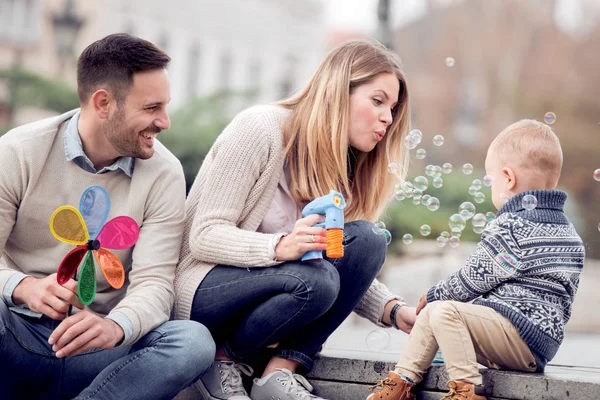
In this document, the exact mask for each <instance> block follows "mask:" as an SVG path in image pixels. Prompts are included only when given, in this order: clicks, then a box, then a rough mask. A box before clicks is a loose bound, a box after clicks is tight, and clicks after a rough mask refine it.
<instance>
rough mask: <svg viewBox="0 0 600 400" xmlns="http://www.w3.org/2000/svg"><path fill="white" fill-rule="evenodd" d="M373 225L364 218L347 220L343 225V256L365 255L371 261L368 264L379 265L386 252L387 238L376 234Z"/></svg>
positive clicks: (383, 259)
mask: <svg viewBox="0 0 600 400" xmlns="http://www.w3.org/2000/svg"><path fill="white" fill-rule="evenodd" d="M374 226H375V225H374V224H373V223H372V222H369V221H364V220H358V221H352V222H348V223H347V224H346V225H345V226H344V245H345V249H344V252H345V257H346V256H352V257H358V256H363V257H365V256H366V257H367V258H368V259H369V260H372V261H373V262H372V263H369V264H372V265H374V266H377V267H381V265H382V264H383V262H384V261H385V255H386V252H387V238H386V236H385V235H384V234H376V233H375V232H374V231H373V228H374Z"/></svg>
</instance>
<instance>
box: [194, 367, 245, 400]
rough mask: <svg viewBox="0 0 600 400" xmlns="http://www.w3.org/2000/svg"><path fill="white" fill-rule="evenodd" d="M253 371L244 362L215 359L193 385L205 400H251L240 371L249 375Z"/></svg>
mask: <svg viewBox="0 0 600 400" xmlns="http://www.w3.org/2000/svg"><path fill="white" fill-rule="evenodd" d="M253 372H254V370H253V369H252V368H250V366H248V365H246V364H240V363H235V362H233V361H218V360H215V362H213V364H212V366H211V367H210V368H209V370H208V371H206V373H205V374H204V375H202V378H200V379H198V380H197V381H196V383H194V387H195V388H196V389H197V390H198V391H200V393H201V394H202V396H203V398H204V399H206V400H251V399H250V397H248V392H246V389H244V385H243V384H242V373H243V374H245V375H248V376H251V375H252V373H253Z"/></svg>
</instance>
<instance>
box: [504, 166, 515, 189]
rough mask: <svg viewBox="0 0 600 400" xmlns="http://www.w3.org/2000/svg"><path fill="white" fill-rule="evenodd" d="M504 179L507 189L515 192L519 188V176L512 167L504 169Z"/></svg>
mask: <svg viewBox="0 0 600 400" xmlns="http://www.w3.org/2000/svg"><path fill="white" fill-rule="evenodd" d="M502 177H503V179H505V180H506V189H508V190H513V189H514V188H515V186H517V176H516V175H515V173H514V172H513V170H512V169H511V168H510V167H504V168H502Z"/></svg>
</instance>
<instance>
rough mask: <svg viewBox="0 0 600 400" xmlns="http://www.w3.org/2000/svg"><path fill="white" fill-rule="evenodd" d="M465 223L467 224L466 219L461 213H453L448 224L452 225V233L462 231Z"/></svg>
mask: <svg viewBox="0 0 600 400" xmlns="http://www.w3.org/2000/svg"><path fill="white" fill-rule="evenodd" d="M465 225H466V222H465V219H464V218H463V216H462V215H460V214H453V215H452V216H451V217H450V218H449V219H448V226H449V227H450V230H451V231H452V233H456V232H460V231H462V230H463V229H465Z"/></svg>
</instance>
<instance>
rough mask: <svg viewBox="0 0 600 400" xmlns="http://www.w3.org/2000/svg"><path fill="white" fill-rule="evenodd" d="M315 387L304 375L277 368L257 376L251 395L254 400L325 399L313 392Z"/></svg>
mask: <svg viewBox="0 0 600 400" xmlns="http://www.w3.org/2000/svg"><path fill="white" fill-rule="evenodd" d="M312 391H313V387H312V386H311V384H310V383H308V381H307V380H306V378H305V377H303V376H302V375H298V374H294V373H293V372H292V371H290V370H287V369H284V368H277V371H276V372H273V373H271V374H269V375H267V376H265V377H264V378H260V379H258V378H255V379H254V384H253V385H252V391H251V393H250V396H251V397H252V400H325V399H323V398H321V397H318V396H315V395H314V394H311V392H312Z"/></svg>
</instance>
